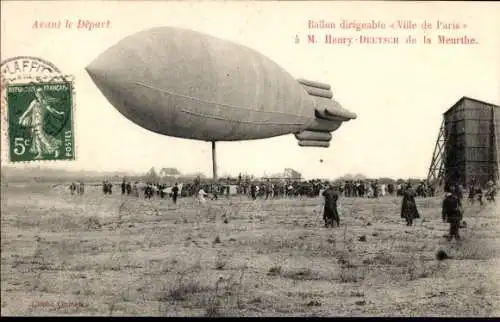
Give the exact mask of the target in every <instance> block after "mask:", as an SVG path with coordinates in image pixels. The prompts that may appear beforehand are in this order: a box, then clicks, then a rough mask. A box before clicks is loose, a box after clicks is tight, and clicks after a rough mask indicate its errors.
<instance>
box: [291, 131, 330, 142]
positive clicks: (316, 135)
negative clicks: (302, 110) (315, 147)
mask: <svg viewBox="0 0 500 322" xmlns="http://www.w3.org/2000/svg"><path fill="white" fill-rule="evenodd" d="M295 137H296V138H297V140H299V141H308V140H312V141H326V142H330V140H331V139H332V134H331V133H330V132H316V131H302V132H300V133H297V134H295Z"/></svg>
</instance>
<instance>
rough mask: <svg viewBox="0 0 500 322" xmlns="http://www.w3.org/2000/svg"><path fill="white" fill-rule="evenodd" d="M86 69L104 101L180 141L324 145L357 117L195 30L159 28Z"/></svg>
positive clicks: (243, 50) (257, 57) (269, 64)
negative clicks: (278, 140) (276, 140)
mask: <svg viewBox="0 0 500 322" xmlns="http://www.w3.org/2000/svg"><path fill="white" fill-rule="evenodd" d="M86 70H87V72H88V74H89V75H90V77H91V78H92V80H93V82H94V83H95V84H96V86H97V87H98V88H99V89H100V91H101V92H102V93H103V94H104V96H105V97H106V98H107V100H108V101H109V102H110V103H111V104H112V105H113V106H114V107H115V108H116V109H117V110H118V111H119V112H120V113H122V114H123V115H124V116H125V117H126V118H128V119H129V120H131V121H132V122H134V123H136V124H138V125H140V126H141V127H143V128H146V129H148V130H151V131H154V132H157V133H160V134H164V135H168V136H173V137H179V138H186V139H196V140H204V141H237V140H253V139H263V138H269V137H274V136H280V135H285V134H290V133H294V134H295V136H296V138H297V140H298V141H299V145H300V146H321V147H328V146H329V141H330V140H331V138H332V136H331V134H330V132H332V131H335V130H336V129H338V128H339V126H340V125H341V124H342V122H345V121H348V120H350V119H354V118H356V114H354V113H352V112H349V111H347V110H345V109H343V108H342V107H340V104H338V103H337V102H336V101H335V100H333V99H332V97H333V93H332V92H331V90H330V85H328V84H323V83H320V82H315V81H310V80H305V79H299V80H297V79H294V78H293V77H292V76H291V75H290V74H289V73H288V72H286V71H285V70H284V69H283V68H281V67H280V66H279V65H277V64H276V63H275V62H273V61H272V60H270V59H269V58H267V57H265V56H264V55H262V54H260V53H258V52H257V51H255V50H253V49H250V48H247V47H245V46H242V45H238V44H235V43H232V42H230V41H226V40H222V39H218V38H215V37H212V36H209V35H205V34H202V33H199V32H196V31H192V30H186V29H180V28H172V27H159V28H152V29H148V30H144V31H141V32H138V33H136V34H133V35H130V36H128V37H126V38H124V39H123V40H121V41H119V42H118V43H117V44H115V45H114V46H112V47H110V48H109V49H107V50H106V51H104V52H103V53H102V54H100V55H99V56H98V57H97V58H96V59H95V60H94V61H93V62H91V63H90V65H89V66H87V67H86Z"/></svg>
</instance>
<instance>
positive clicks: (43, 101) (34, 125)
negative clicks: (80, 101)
mask: <svg viewBox="0 0 500 322" xmlns="http://www.w3.org/2000/svg"><path fill="white" fill-rule="evenodd" d="M57 101H58V100H57V99H56V98H54V97H50V96H48V95H47V94H46V93H45V92H44V91H43V90H42V89H41V88H37V89H36V91H35V99H33V100H32V101H31V103H30V105H29V106H28V108H27V109H26V111H25V112H24V113H23V114H22V115H21V117H19V125H21V126H23V127H29V128H30V129H31V142H32V144H31V149H30V152H31V153H33V154H36V155H35V157H34V158H35V159H41V158H43V154H54V157H58V153H59V150H58V148H59V147H60V146H61V144H62V141H61V140H60V139H57V138H55V137H54V136H52V135H50V134H48V133H47V132H45V130H44V127H43V125H44V122H45V121H47V119H48V118H50V117H52V115H64V112H61V111H57V110H56V109H54V108H53V107H51V104H52V103H55V102H57ZM45 112H48V113H45Z"/></svg>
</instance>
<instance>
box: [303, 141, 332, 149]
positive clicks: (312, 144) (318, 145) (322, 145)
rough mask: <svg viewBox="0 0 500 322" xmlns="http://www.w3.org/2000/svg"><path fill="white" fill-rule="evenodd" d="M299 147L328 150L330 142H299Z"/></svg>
mask: <svg viewBox="0 0 500 322" xmlns="http://www.w3.org/2000/svg"><path fill="white" fill-rule="evenodd" d="M299 146H302V147H307V146H310V147H316V148H328V147H329V146H330V142H327V141H314V140H300V141H299Z"/></svg>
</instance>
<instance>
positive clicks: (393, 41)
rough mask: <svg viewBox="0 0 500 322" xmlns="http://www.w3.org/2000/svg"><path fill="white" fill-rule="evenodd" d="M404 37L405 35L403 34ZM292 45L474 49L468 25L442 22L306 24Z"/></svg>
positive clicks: (323, 21)
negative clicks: (422, 45)
mask: <svg viewBox="0 0 500 322" xmlns="http://www.w3.org/2000/svg"><path fill="white" fill-rule="evenodd" d="M405 33H406V34H405ZM295 43H296V44H300V43H306V44H309V45H315V44H327V45H340V46H348V47H350V46H354V45H416V44H424V45H433V44H438V45H478V44H479V41H478V40H477V39H476V38H474V37H473V36H471V35H470V34H468V25H467V24H465V23H461V22H458V21H442V20H435V21H429V20H423V21H414V20H395V21H380V20H370V21H355V20H345V19H343V20H339V21H326V20H308V21H307V35H305V36H304V35H299V34H296V35H295Z"/></svg>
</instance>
